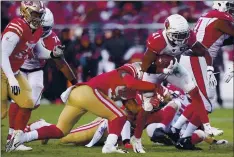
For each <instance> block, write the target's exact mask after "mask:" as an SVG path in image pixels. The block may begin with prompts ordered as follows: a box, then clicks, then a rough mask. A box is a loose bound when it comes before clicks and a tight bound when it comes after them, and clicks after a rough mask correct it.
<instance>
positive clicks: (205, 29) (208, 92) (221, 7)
mask: <svg viewBox="0 0 234 157" xmlns="http://www.w3.org/2000/svg"><path fill="white" fill-rule="evenodd" d="M213 8H214V10H211V11H209V12H207V13H205V14H203V15H202V16H201V17H200V18H199V20H198V22H197V24H196V26H195V28H194V32H195V33H196V38H197V41H199V42H201V43H202V44H203V45H204V46H205V47H206V48H207V49H208V51H209V53H210V55H211V57H212V58H215V57H216V56H217V53H218V52H219V50H220V49H221V47H222V46H223V45H224V44H223V43H224V40H225V39H228V38H229V37H230V36H234V27H233V26H232V22H233V15H234V2H228V1H215V2H214V6H213ZM232 44H233V43H232ZM180 64H182V65H184V67H185V68H186V69H187V70H188V71H189V72H190V74H191V75H192V77H193V79H194V81H195V82H196V83H197V86H198V87H199V89H200V91H201V93H202V98H203V101H204V104H205V106H206V109H207V111H208V112H211V111H212V108H213V106H212V104H213V103H214V98H215V93H216V91H215V86H216V85H217V82H216V79H215V77H214V75H213V71H214V68H213V67H212V66H209V65H208V66H207V62H206V60H205V58H203V57H196V58H192V57H188V56H183V57H182V58H181V60H180ZM231 69H233V67H231ZM232 77H233V70H230V72H229V73H228V74H226V77H225V78H226V79H225V81H226V82H229V81H230V79H231V78H232Z"/></svg>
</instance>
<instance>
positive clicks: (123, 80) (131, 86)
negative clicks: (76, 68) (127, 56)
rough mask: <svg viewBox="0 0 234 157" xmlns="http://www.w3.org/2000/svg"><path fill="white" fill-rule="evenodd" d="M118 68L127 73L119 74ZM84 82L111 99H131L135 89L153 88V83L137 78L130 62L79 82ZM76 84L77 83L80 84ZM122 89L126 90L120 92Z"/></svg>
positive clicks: (146, 89)
mask: <svg viewBox="0 0 234 157" xmlns="http://www.w3.org/2000/svg"><path fill="white" fill-rule="evenodd" d="M118 70H121V71H124V72H126V73H127V74H128V75H125V76H120V75H121V74H120V72H118ZM81 84H86V85H88V86H90V87H92V88H93V89H98V90H100V91H102V92H103V94H105V95H107V96H108V97H109V98H111V99H115V100H117V99H119V98H120V99H122V100H127V99H133V98H135V96H136V92H137V90H139V91H153V90H155V85H154V84H152V83H150V82H146V81H141V80H138V79H137V73H136V70H135V69H134V68H133V66H132V65H131V64H126V65H124V66H122V67H120V68H118V69H116V70H113V71H110V72H107V73H104V74H101V75H98V76H96V77H94V78H92V79H90V80H89V81H88V82H85V83H81ZM81 84H78V85H81ZM122 89H125V91H126V90H127V92H124V93H121V91H122Z"/></svg>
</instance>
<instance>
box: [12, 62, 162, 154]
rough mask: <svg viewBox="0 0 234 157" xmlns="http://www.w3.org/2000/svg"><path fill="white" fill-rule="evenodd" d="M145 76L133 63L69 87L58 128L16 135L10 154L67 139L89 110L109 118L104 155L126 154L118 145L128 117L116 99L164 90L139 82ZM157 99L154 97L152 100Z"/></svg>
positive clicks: (52, 126)
mask: <svg viewBox="0 0 234 157" xmlns="http://www.w3.org/2000/svg"><path fill="white" fill-rule="evenodd" d="M142 74H143V73H142V71H141V66H140V64H139V63H133V64H128V65H124V66H122V67H120V68H118V69H116V70H113V71H111V72H108V73H104V74H101V75H98V76H96V77H94V78H92V79H91V80H90V81H88V82H85V83H82V84H77V85H76V86H73V87H70V88H68V89H67V90H66V91H65V92H64V93H63V94H62V96H61V98H62V100H63V101H64V102H66V106H65V108H64V109H63V111H62V113H61V115H60V117H59V120H58V123H57V125H50V126H45V127H42V128H40V129H38V130H34V131H31V132H28V133H23V132H21V133H19V134H17V136H15V138H14V141H13V142H12V143H11V145H10V146H11V147H10V151H12V150H14V149H15V148H16V147H17V146H18V145H19V144H21V143H24V142H30V141H32V140H41V139H49V138H61V137H63V136H66V135H67V134H68V133H69V132H70V131H71V129H72V127H73V126H74V125H75V124H76V122H77V121H78V120H79V119H80V117H81V116H82V115H83V114H85V113H86V112H88V111H89V112H91V113H93V114H95V115H97V116H99V117H102V118H106V119H108V123H109V124H108V125H109V135H108V137H107V140H106V143H105V145H104V147H103V148H102V152H103V153H114V152H116V153H125V151H123V150H120V149H117V148H116V146H115V144H116V142H117V139H118V136H119V135H120V132H121V130H122V128H123V125H124V123H125V121H126V116H125V114H124V113H123V111H122V110H121V109H119V108H118V107H117V106H116V104H115V102H114V101H113V100H118V99H119V100H122V99H125V100H128V99H131V98H135V95H136V90H139V91H156V92H157V93H162V91H163V90H162V88H160V87H157V85H155V84H152V83H149V82H145V81H141V80H139V79H141V78H142ZM155 98H156V97H152V98H151V101H153V100H154V99H155ZM156 99H158V98H156ZM151 101H150V102H151Z"/></svg>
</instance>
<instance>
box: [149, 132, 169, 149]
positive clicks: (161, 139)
mask: <svg viewBox="0 0 234 157" xmlns="http://www.w3.org/2000/svg"><path fill="white" fill-rule="evenodd" d="M150 140H151V141H153V142H156V143H163V144H165V145H173V142H172V140H171V139H170V137H169V136H168V135H167V134H166V133H165V131H164V130H163V128H156V129H155V130H154V133H153V136H152V137H151V139H150Z"/></svg>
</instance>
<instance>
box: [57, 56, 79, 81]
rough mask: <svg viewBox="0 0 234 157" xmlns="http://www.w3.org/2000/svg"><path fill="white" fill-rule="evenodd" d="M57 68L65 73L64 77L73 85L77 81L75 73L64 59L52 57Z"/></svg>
mask: <svg viewBox="0 0 234 157" xmlns="http://www.w3.org/2000/svg"><path fill="white" fill-rule="evenodd" d="M53 60H54V61H55V63H56V66H57V68H58V69H59V70H60V71H61V72H62V73H63V74H64V75H65V77H66V78H67V79H68V80H69V81H70V82H71V83H72V84H73V85H74V84H76V83H77V79H76V75H75V73H74V72H73V70H72V69H71V67H70V66H69V64H68V63H67V62H66V60H65V59H64V58H63V57H62V58H54V59H53Z"/></svg>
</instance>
